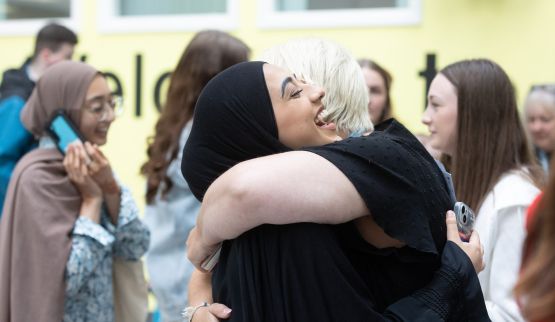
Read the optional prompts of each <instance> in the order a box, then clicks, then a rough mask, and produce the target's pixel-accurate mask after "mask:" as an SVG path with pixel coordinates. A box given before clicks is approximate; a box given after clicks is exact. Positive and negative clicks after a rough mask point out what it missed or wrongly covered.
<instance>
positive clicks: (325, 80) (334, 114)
mask: <svg viewBox="0 0 555 322" xmlns="http://www.w3.org/2000/svg"><path fill="white" fill-rule="evenodd" d="M259 60H262V61H265V62H268V63H270V64H274V65H278V66H280V67H283V68H286V69H288V70H290V71H291V72H293V73H295V75H296V76H297V77H300V78H302V79H304V80H306V81H307V82H312V83H314V84H317V85H319V86H322V87H323V88H324V90H325V92H326V95H325V97H324V99H323V103H324V107H325V111H326V117H325V120H326V121H328V122H334V123H335V124H336V127H337V130H338V131H341V132H346V133H363V132H368V131H372V130H373V129H374V126H373V125H372V121H370V116H369V114H368V101H369V96H368V88H367V87H366V83H365V81H364V77H363V75H362V71H361V68H360V66H359V65H358V63H357V61H356V60H355V58H354V57H353V56H352V55H351V54H350V53H349V52H348V51H347V50H346V49H345V48H343V47H342V46H341V45H339V44H337V43H335V42H332V41H330V40H325V39H320V38H301V39H294V40H290V41H288V42H286V43H284V44H281V45H277V46H274V47H272V48H270V49H268V50H266V51H265V52H264V53H263V54H262V56H261V57H260V59H259Z"/></svg>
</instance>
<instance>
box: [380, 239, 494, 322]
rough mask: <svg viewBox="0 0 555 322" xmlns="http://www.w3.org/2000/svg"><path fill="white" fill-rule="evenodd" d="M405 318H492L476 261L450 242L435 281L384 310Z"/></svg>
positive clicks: (390, 314)
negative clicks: (471, 259) (481, 285)
mask: <svg viewBox="0 0 555 322" xmlns="http://www.w3.org/2000/svg"><path fill="white" fill-rule="evenodd" d="M384 314H386V315H388V316H395V317H396V318H395V319H394V320H401V321H405V320H406V321H448V320H451V319H453V317H454V315H455V314H464V316H465V317H466V318H467V319H468V320H469V321H489V317H488V315H487V310H486V307H485V304H484V297H483V295H482V290H481V288H480V283H479V281H478V276H477V275H476V272H475V270H474V267H473V265H472V262H471V261H470V260H469V258H468V257H467V256H466V254H465V253H464V252H463V251H462V250H461V249H460V248H459V247H458V246H457V245H455V244H454V243H452V242H447V244H446V245H445V248H444V250H443V254H442V261H441V267H440V268H439V269H438V270H437V271H436V272H435V274H434V276H433V278H432V280H431V281H430V283H428V285H426V286H425V287H423V288H422V289H419V290H417V291H416V292H415V293H413V294H412V295H411V296H408V297H405V298H403V299H401V300H399V301H398V302H396V303H394V304H392V305H391V306H389V307H388V308H387V310H386V312H384Z"/></svg>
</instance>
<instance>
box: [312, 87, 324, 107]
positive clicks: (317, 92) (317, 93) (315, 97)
mask: <svg viewBox="0 0 555 322" xmlns="http://www.w3.org/2000/svg"><path fill="white" fill-rule="evenodd" d="M308 86H310V95H309V97H310V100H311V101H312V102H314V103H320V102H321V101H322V99H323V98H324V96H326V91H324V89H323V88H322V87H320V86H318V85H308Z"/></svg>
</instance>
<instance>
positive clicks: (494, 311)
mask: <svg viewBox="0 0 555 322" xmlns="http://www.w3.org/2000/svg"><path fill="white" fill-rule="evenodd" d="M539 192H540V191H539V190H538V188H536V186H534V184H533V183H532V182H531V181H530V179H528V178H527V177H526V175H525V174H524V172H523V171H522V170H521V171H517V170H513V171H510V172H508V173H505V174H504V175H503V176H502V177H501V179H500V180H499V181H498V182H497V183H496V184H495V186H494V187H493V189H492V190H491V191H490V192H489V193H488V195H487V196H486V199H485V200H484V203H483V204H482V206H481V207H480V210H479V211H478V214H477V218H476V223H475V226H474V227H475V229H476V231H478V233H479V234H480V240H481V242H482V244H483V245H484V262H485V263H486V267H485V269H484V271H482V272H481V273H480V274H478V278H479V280H480V285H481V286H482V292H483V293H484V299H485V300H486V307H487V310H488V314H489V316H490V318H491V320H492V321H493V322H498V321H524V319H523V318H522V316H521V315H520V310H519V308H518V306H517V304H516V301H515V298H514V296H513V288H514V286H515V283H516V280H517V278H518V274H519V269H520V262H521V257H522V246H523V242H524V238H525V236H526V230H525V217H526V209H527V208H528V206H529V205H530V203H531V202H532V201H533V200H534V198H535V197H536V195H537V194H538V193H539Z"/></svg>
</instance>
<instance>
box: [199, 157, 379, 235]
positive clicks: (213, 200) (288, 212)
mask: <svg viewBox="0 0 555 322" xmlns="http://www.w3.org/2000/svg"><path fill="white" fill-rule="evenodd" d="M369 213H370V212H369V211H368V208H367V207H366V204H365V202H364V200H363V199H362V197H361V196H360V195H359V193H358V192H357V190H356V189H355V187H354V186H353V184H352V183H351V181H349V179H348V178H347V177H346V176H345V175H344V174H343V173H342V172H341V171H340V170H339V169H338V168H337V167H335V166H334V165H333V164H332V163H331V162H329V161H328V160H326V159H325V158H323V157H321V156H319V155H316V154H314V153H311V152H306V151H294V152H286V153H281V154H276V155H271V156H267V157H262V158H258V159H253V160H249V161H245V162H242V163H240V164H238V165H236V166H235V167H233V168H231V169H230V170H228V171H227V172H225V173H224V174H223V175H221V176H220V177H219V178H218V179H217V180H215V181H214V183H213V184H212V185H211V186H210V188H209V189H208V190H207V192H206V195H205V197H204V200H203V204H202V207H201V210H200V213H199V217H198V220H197V230H198V234H199V235H200V236H199V237H201V238H202V240H203V242H204V243H205V244H206V245H215V244H217V243H219V242H221V241H223V240H228V239H233V238H236V237H237V236H239V235H240V234H242V233H244V232H246V231H248V230H250V229H252V228H254V227H257V226H260V225H262V224H276V225H282V224H290V223H298V222H314V223H321V224H339V223H344V222H347V221H350V220H352V219H355V218H358V217H362V216H365V215H368V214H369Z"/></svg>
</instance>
